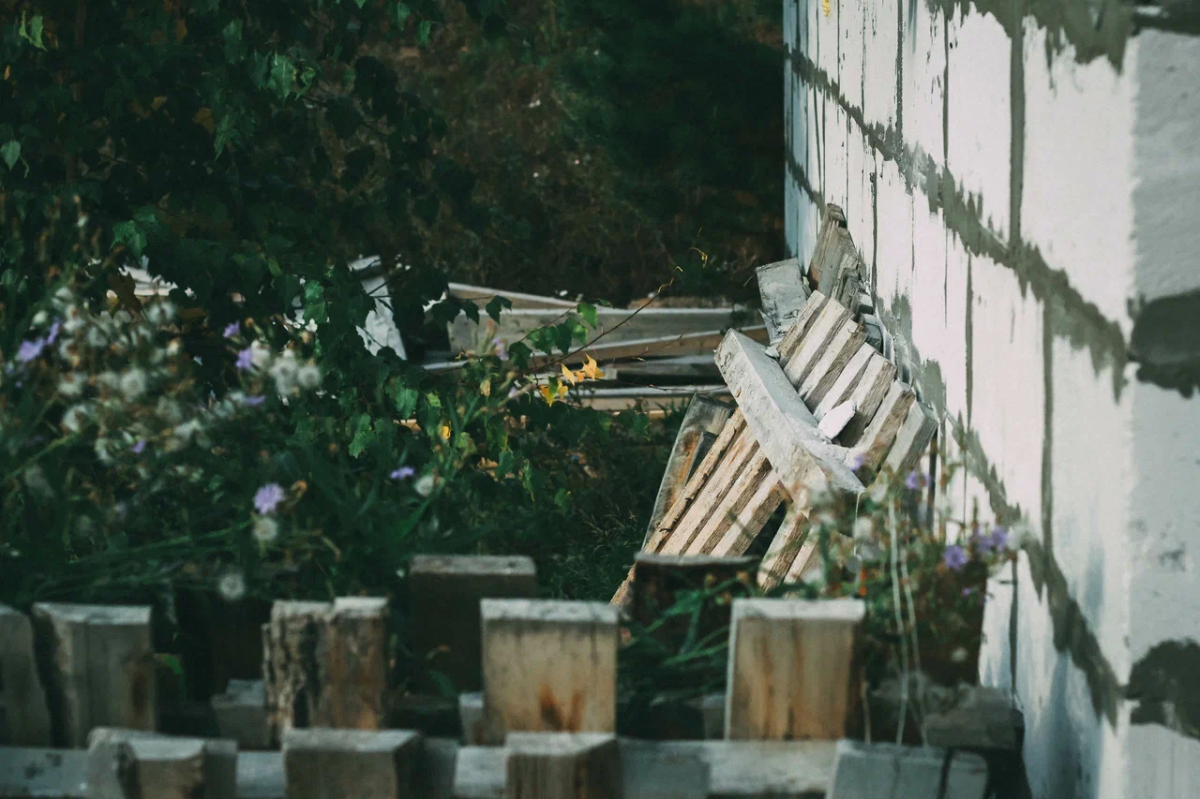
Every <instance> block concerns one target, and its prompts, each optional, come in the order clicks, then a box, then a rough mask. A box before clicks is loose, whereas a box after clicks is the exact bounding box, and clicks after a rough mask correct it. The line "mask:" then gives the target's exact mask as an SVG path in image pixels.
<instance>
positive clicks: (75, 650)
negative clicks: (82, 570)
mask: <svg viewBox="0 0 1200 799" xmlns="http://www.w3.org/2000/svg"><path fill="white" fill-rule="evenodd" d="M33 617H34V623H35V625H36V628H37V648H38V652H39V654H38V659H39V661H40V662H41V663H43V664H45V665H44V667H43V676H44V677H45V679H46V690H47V695H48V699H49V706H50V717H51V718H52V719H54V720H55V722H56V724H57V725H58V729H56V730H55V735H54V738H55V742H56V744H58V745H61V746H69V747H82V746H84V745H86V742H87V736H88V733H89V732H91V730H92V729H94V728H96V727H100V726H113V727H124V728H128V729H136V730H153V729H154V726H155V723H156V720H157V709H158V702H157V691H156V688H155V685H156V683H155V671H154V648H153V645H152V643H151V640H150V608H148V607H133V606H117V605H65V604H37V605H34V606H33Z"/></svg>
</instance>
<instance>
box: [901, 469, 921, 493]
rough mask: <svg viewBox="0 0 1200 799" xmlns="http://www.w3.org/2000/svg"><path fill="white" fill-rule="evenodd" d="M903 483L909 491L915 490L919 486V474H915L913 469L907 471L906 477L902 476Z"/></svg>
mask: <svg viewBox="0 0 1200 799" xmlns="http://www.w3.org/2000/svg"><path fill="white" fill-rule="evenodd" d="M904 485H905V487H906V488H907V489H908V490H909V491H916V490H917V489H918V488H920V487H921V475H919V474H917V471H916V470H915V469H914V470H913V471H911V472H909V473H908V477H905V478H904Z"/></svg>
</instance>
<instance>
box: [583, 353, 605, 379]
mask: <svg viewBox="0 0 1200 799" xmlns="http://www.w3.org/2000/svg"><path fill="white" fill-rule="evenodd" d="M580 374H583V375H587V376H588V377H590V378H591V379H592V380H599V379H600V378H602V377H604V372H602V371H601V370H600V367H599V365H598V364H597V363H596V359H595V358H593V357H592V356H591V355H588V356H587V363H585V364H584V365H583V369H582V371H580Z"/></svg>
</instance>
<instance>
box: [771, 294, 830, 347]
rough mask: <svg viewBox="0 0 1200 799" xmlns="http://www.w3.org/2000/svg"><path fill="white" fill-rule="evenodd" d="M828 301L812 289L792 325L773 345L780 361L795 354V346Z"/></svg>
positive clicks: (801, 339)
mask: <svg viewBox="0 0 1200 799" xmlns="http://www.w3.org/2000/svg"><path fill="white" fill-rule="evenodd" d="M828 302H829V298H828V297H826V296H825V295H824V294H822V293H821V292H819V291H814V292H813V293H812V294H811V295H809V298H808V302H806V303H804V307H803V308H801V309H800V313H799V314H798V315H797V316H796V318H795V320H793V322H792V326H791V327H789V328H788V329H787V330H786V331H785V332H784V334H783V339H782V340H780V342H779V344H777V345H776V347H775V348H776V349H777V350H778V351H779V360H780V361H781V362H782V363H787V361H788V359H790V358H791V357H792V355H793V354H795V352H796V348H797V347H799V346H800V342H802V341H803V340H804V337H805V336H807V335H808V331H809V330H810V329H811V328H812V325H813V322H815V321H816V320H817V317H818V316H820V314H821V311H822V310H824V308H825V305H826V303H828Z"/></svg>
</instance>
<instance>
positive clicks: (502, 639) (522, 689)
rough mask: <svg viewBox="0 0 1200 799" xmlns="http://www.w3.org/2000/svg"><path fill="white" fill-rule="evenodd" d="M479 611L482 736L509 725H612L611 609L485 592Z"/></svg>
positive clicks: (504, 731) (556, 728)
mask: <svg viewBox="0 0 1200 799" xmlns="http://www.w3.org/2000/svg"><path fill="white" fill-rule="evenodd" d="M480 615H481V618H482V625H483V633H482V635H483V715H484V730H483V732H484V740H485V741H486V742H488V743H489V744H492V745H498V744H500V743H503V741H504V739H505V737H506V736H507V735H508V733H510V732H615V731H616V690H617V640H618V636H617V610H616V608H614V607H612V606H611V605H606V604H601V603H597V602H565V601H547V600H531V599H485V600H483V601H482V602H481V603H480Z"/></svg>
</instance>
